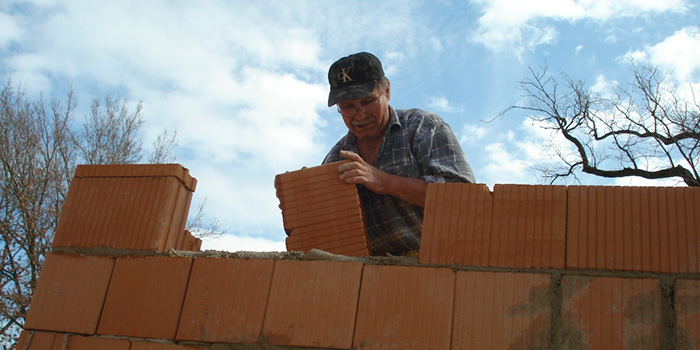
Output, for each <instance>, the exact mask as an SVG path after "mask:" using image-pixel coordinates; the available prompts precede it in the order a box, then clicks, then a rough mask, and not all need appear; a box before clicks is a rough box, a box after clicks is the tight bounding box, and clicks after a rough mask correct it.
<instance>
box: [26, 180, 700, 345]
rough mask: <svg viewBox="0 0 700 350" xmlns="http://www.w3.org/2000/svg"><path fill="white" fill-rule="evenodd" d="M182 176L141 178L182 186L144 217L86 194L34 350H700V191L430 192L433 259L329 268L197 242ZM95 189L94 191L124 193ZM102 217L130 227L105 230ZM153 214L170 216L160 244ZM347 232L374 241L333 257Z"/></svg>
mask: <svg viewBox="0 0 700 350" xmlns="http://www.w3.org/2000/svg"><path fill="white" fill-rule="evenodd" d="M123 167H124V168H123V169H120V171H123V172H126V173H130V172H132V171H134V170H135V169H134V168H129V167H130V166H123ZM173 169H177V168H176V167H175V168H172V169H171V170H173ZM327 170H328V168H323V169H322V167H316V168H309V169H302V170H300V171H299V172H298V173H296V174H293V175H294V176H296V175H304V173H305V172H307V171H308V172H321V173H326V171H327ZM165 173H167V174H170V175H164V177H175V178H176V179H178V180H177V183H178V186H172V187H168V185H161V184H160V182H159V181H161V180H162V177H161V175H159V173H153V172H151V173H144V174H142V175H139V176H138V177H139V178H143V179H141V180H143V181H146V180H148V181H150V180H153V181H150V182H151V183H152V184H154V185H153V186H155V187H156V188H166V190H163V191H165V192H157V193H159V195H157V196H150V197H149V195H147V194H145V193H146V192H144V190H139V191H135V192H138V193H141V194H142V196H144V197H143V198H144V199H143V200H141V201H140V203H141V204H140V205H142V206H140V207H139V208H140V209H139V210H131V211H129V210H127V207H128V206H126V207H125V206H124V205H123V204H124V203H123V202H122V201H121V200H117V199H118V198H120V197H119V195H123V193H125V192H129V187H128V186H127V185H126V184H122V185H123V187H119V188H120V190H119V191H115V192H114V193H111V192H110V193H111V194H110V195H109V196H111V197H110V198H113V200H112V201H111V202H109V203H112V204H111V205H106V204H105V205H104V207H101V208H102V209H101V210H100V211H98V212H95V213H93V214H90V215H76V214H75V213H74V214H71V210H76V209H71V208H76V207H78V206H80V205H82V206H83V207H84V208H89V207H91V206H90V205H88V203H84V202H83V201H85V200H87V198H101V200H103V201H104V202H107V201H106V200H104V197H108V196H107V195H104V196H94V195H92V194H90V193H82V191H85V188H84V187H77V188H78V190H76V189H75V188H74V187H71V192H70V193H69V198H78V199H72V201H73V202H72V204H71V205H72V207H71V206H69V204H68V203H69V202H68V200H67V204H66V209H64V210H65V211H64V213H63V216H62V218H61V224H62V225H65V224H64V223H63V221H64V218H71V219H70V220H73V221H71V222H72V224H71V225H72V226H64V228H63V230H64V231H62V233H61V234H62V235H64V237H63V238H62V240H60V242H63V243H61V244H59V245H57V244H54V251H53V252H52V253H50V254H48V256H47V259H46V263H45V265H44V269H43V270H42V274H41V277H40V279H39V282H38V285H37V287H36V290H35V294H34V298H33V300H32V304H31V307H30V310H29V313H28V315H27V320H26V325H25V330H24V331H23V332H22V335H21V337H20V339H19V343H18V346H19V347H18V348H19V349H61V350H76V349H125V350H126V349H131V350H136V349H156V350H160V349H163V350H168V349H173V350H175V349H289V350H292V349H307V348H322V349H351V348H355V349H543V348H553V349H672V348H676V349H700V260H699V259H700V257H699V254H700V229H699V228H698V224H700V223H699V222H696V220H698V219H696V217H697V216H698V215H697V213H699V212H700V189H695V188H628V187H620V188H618V187H587V186H572V187H563V186H530V185H527V186H526V185H497V186H495V187H494V190H493V192H491V191H489V189H488V188H487V187H486V186H485V185H479V184H476V185H472V184H458V185H455V184H431V185H430V186H429V188H428V197H427V201H426V208H425V219H424V222H425V225H424V232H423V238H422V246H421V251H420V258H419V259H414V258H408V257H359V256H358V257H353V256H347V255H352V254H347V255H342V256H341V255H333V254H325V253H323V252H319V251H317V250H314V249H312V248H315V247H314V243H313V242H314V241H312V243H308V244H305V243H304V244H301V245H300V246H299V247H300V249H299V250H301V251H303V252H277V253H259V254H243V253H226V252H198V247H196V244H194V245H192V244H189V245H188V244H184V243H183V242H185V241H187V240H186V239H185V237H187V235H186V234H185V233H184V232H183V231H182V228H181V226H180V225H181V224H180V223H181V221H182V220H183V217H186V209H185V210H184V212H183V210H182V209H183V206H182V205H180V204H178V203H180V202H179V200H178V199H177V198H179V196H180V194H181V193H182V191H183V188H188V187H187V186H186V184H187V183H188V181H189V180H187V177H184V178H183V179H181V178H179V177H178V176H179V175H176V174H174V173H173V172H172V171H166V172H165ZM175 173H177V172H175ZM181 174H182V173H181ZM289 174H292V173H287V175H289ZM326 174H332V172H327V173H326ZM317 175H318V174H317ZM294 176H292V177H291V178H293V177H294ZM319 176H320V177H318V179H319V180H320V179H321V178H323V177H324V176H325V175H319ZM117 178H119V177H117ZM288 178H290V177H286V176H280V177H278V178H277V179H276V182H275V183H276V187H277V189H278V195H279V193H280V192H279V191H280V189H283V190H284V187H285V186H286V184H287V180H286V179H288ZM303 178H304V177H303V176H302V177H301V179H303ZM308 178H311V176H309V177H308ZM92 179H93V181H94V182H93V183H91V186H92V187H89V189H91V191H95V190H96V189H97V190H99V189H103V190H105V191H106V189H111V188H114V187H115V185H114V184H110V185H105V184H101V182H102V181H105V182H107V181H115V180H114V179H113V178H111V177H104V178H103V177H95V178H92ZM98 180H99V181H98ZM141 180H140V181H141ZM183 180H184V181H183ZM290 181H299V179H295V180H290ZM322 181H329V180H328V179H325V180H322ZM125 183H126V181H125ZM129 183H130V184H133V185H134V186H137V185H138V186H145V185H140V184H137V182H129ZM155 183H158V185H155ZM307 185H309V186H315V185H314V184H313V181H311V182H310V183H308V184H307ZM120 186H121V185H120ZM161 186H162V187H161ZM332 186H342V184H338V183H332V182H331V183H326V184H325V185H323V186H322V187H332ZM142 188H147V186H146V187H142ZM188 191H189V190H188ZM344 191H346V192H347V193H346V192H343V193H344V194H343V196H348V197H349V198H351V199H349V200H347V202H349V203H352V204H351V205H350V206H349V207H344V206H342V205H343V204H337V203H342V200H341V201H339V202H334V201H329V202H327V203H328V206H329V207H335V206H336V205H339V207H338V208H344V209H338V210H339V211H344V210H349V211H351V212H353V214H352V215H348V216H347V217H346V218H345V220H346V221H344V224H343V225H348V226H350V225H354V224H356V223H357V222H358V220H359V222H361V215H360V216H359V217H358V216H357V215H356V213H357V211H356V210H357V203H356V199H352V198H355V197H353V191H352V188H349V191H348V190H347V189H344ZM166 192H167V193H166ZM190 192H191V191H190ZM302 192H304V191H302ZM129 193H131V192H129ZM90 196H92V197H90ZM124 196H125V197H129V196H131V194H127V195H124ZM81 198H82V199H81ZM165 198H171V200H165ZM289 198H291V197H284V196H282V197H280V200H281V205H280V208H281V209H282V214H283V216H284V217H285V220H286V219H287V218H286V216H287V212H286V210H287V209H288V208H289V206H286V203H285V202H286V201H288V200H290V199H289ZM163 201H165V202H166V203H165V204H164V203H163ZM144 202H145V203H144ZM304 205H305V204H304ZM301 206H302V207H303V205H301ZM159 208H160V209H159ZM316 208H318V207H316ZM348 208H350V209H348ZM307 209H308V208H307ZM336 209H337V208H336ZM86 210H87V209H86ZM113 210H114V211H117V213H116V214H114V215H113V216H110V214H109V213H110V212H111V211H113ZM308 210H317V209H308ZM103 212H106V214H101V215H103V216H102V217H104V218H111V217H114V218H121V220H113V219H109V220H112V222H114V223H115V224H114V226H112V225H106V224H104V225H102V226H99V225H98V223H102V220H106V219H99V220H98V219H96V218H95V215H98V214H97V213H103ZM167 213H170V214H167ZM360 213H361V212H360ZM166 214H167V215H166ZM71 215H72V216H71ZM129 215H133V216H134V217H129V218H127V217H125V216H129ZM154 215H160V217H164V218H166V219H167V220H165V221H161V224H162V225H160V226H157V228H156V229H154V228H153V226H149V225H151V224H150V223H149V222H150V221H151V219H152V217H153V216H154ZM168 215H170V216H168ZM339 215H341V214H340V213H339ZM317 216H323V215H314V216H310V217H312V218H313V217H317ZM77 217H82V219H76V218H77ZM65 220H68V219H65ZM314 220H315V219H314ZM166 221H167V222H166ZM302 221H303V220H302ZM285 222H286V221H285ZM136 223H143V224H136ZM122 224H123V225H127V224H128V225H131V227H130V228H129V229H121V228H120V227H118V226H121V225H122ZM302 224H303V225H301V226H302V227H303V226H305V225H306V226H309V225H307V222H306V221H304V222H302ZM313 224H318V222H315V223H312V224H310V225H313ZM91 225H92V226H91ZM173 225H175V226H176V228H175V229H171V227H172V226H173ZM332 226H333V225H331V224H328V227H332ZM69 227H73V228H72V229H69ZM91 227H100V229H99V230H100V231H99V232H95V231H92V229H90V228H91ZM285 227H286V228H287V226H285ZM80 230H85V231H86V232H87V233H90V232H91V234H94V235H99V236H101V237H102V238H101V239H100V240H98V242H100V244H99V245H94V244H92V243H90V244H86V243H85V242H87V239H86V238H85V237H86V235H85V234H83V233H81V234H78V233H76V232H78V231H80ZM172 230H175V231H178V230H179V232H180V233H175V234H173V233H172V232H171V231H172ZM136 231H139V232H144V233H142V234H140V235H139V236H138V237H141V235H146V236H149V237H142V238H143V239H141V240H132V241H139V242H142V243H140V244H141V246H138V247H135V246H134V245H133V244H132V243H128V244H127V243H125V242H126V240H125V239H124V237H123V236H120V235H123V234H124V233H123V232H136ZM311 231H313V230H311ZM110 232H111V233H110ZM288 232H291V235H290V237H292V236H294V235H295V228H292V229H291V231H288ZM301 232H304V231H303V230H302V231H301ZM309 232H310V231H309ZM347 232H353V233H351V235H363V234H364V233H363V231H359V232H358V231H353V230H342V229H340V228H334V229H331V230H330V232H326V233H324V234H322V235H320V236H321V237H326V239H325V240H321V241H320V242H322V243H323V242H326V243H327V242H329V241H334V240H336V241H337V240H339V237H336V236H338V235H343V234H345V233H347ZM297 234H298V231H297ZM110 235H117V236H118V237H110ZM150 235H153V236H155V237H151V236H150ZM313 235H316V236H319V234H318V233H313ZM57 236H58V232H57ZM301 236H304V234H303V233H302V234H301ZM169 237H174V238H169ZM178 237H181V238H178ZM297 238H298V239H299V240H300V241H302V242H304V241H305V237H297ZM329 238H330V239H329ZM105 242H106V243H105ZM130 242H131V241H130ZM154 242H157V243H154ZM159 242H180V245H179V246H178V245H177V243H173V244H175V246H174V248H173V249H175V250H172V249H170V248H167V249H166V248H165V247H167V246H168V245H167V244H166V245H161V244H160V243H159ZM306 242H308V240H306ZM315 242H319V241H315ZM288 244H289V242H288ZM352 244H354V243H348V244H346V245H352ZM365 244H366V243H365ZM343 245H344V244H343V243H340V244H338V245H337V246H340V247H342V246H343ZM106 248H109V249H106ZM186 250H190V251H189V252H188V251H186ZM357 255H360V254H357Z"/></svg>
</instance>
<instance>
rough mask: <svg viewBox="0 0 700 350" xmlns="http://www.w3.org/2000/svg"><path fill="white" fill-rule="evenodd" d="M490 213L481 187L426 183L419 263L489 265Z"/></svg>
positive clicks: (490, 204)
mask: <svg viewBox="0 0 700 350" xmlns="http://www.w3.org/2000/svg"><path fill="white" fill-rule="evenodd" d="M492 210H493V198H492V194H491V192H490V191H489V189H488V187H486V185H484V184H455V183H444V184H438V183H431V184H429V185H428V190H427V194H426V202H425V211H424V220H423V233H422V237H421V249H420V258H419V260H420V262H421V263H423V264H460V265H482V266H486V265H488V258H489V256H488V253H489V245H490V241H489V237H490V234H491V221H492V214H493V213H492Z"/></svg>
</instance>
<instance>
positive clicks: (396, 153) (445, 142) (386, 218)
mask: <svg viewBox="0 0 700 350" xmlns="http://www.w3.org/2000/svg"><path fill="white" fill-rule="evenodd" d="M389 113H390V116H389V126H388V127H387V130H386V132H385V134H384V138H383V140H382V144H381V146H380V148H379V155H378V157H377V164H375V167H376V168H377V169H379V170H382V171H384V172H387V173H389V174H394V175H399V176H405V177H412V178H422V179H423V180H425V182H427V183H431V182H472V183H473V182H474V174H473V172H472V169H471V166H470V165H469V162H468V161H467V157H466V156H465V155H464V151H463V150H462V147H461V146H460V145H459V142H458V141H457V137H456V136H455V134H454V132H452V129H450V126H449V125H447V123H445V121H444V120H442V118H440V117H439V116H438V115H436V114H434V113H431V112H427V111H423V110H419V109H408V110H395V109H394V108H392V107H391V106H389ZM341 150H348V151H353V152H355V153H357V152H358V151H357V146H356V137H355V135H354V134H352V133H351V132H348V133H347V134H346V135H345V136H344V137H343V138H342V139H340V141H338V143H337V144H336V145H335V146H333V148H332V149H331V151H330V152H329V153H328V155H326V158H325V159H324V160H323V163H324V164H326V163H331V162H335V161H339V160H341V159H343V158H342V157H341V156H340V151H341ZM358 192H359V195H360V200H361V201H362V208H363V211H364V220H365V225H366V227H367V236H368V239H369V244H370V248H371V249H372V253H373V254H378V253H384V252H388V253H392V254H396V255H398V254H401V253H403V252H407V251H411V250H418V249H420V237H421V228H422V225H423V208H421V207H419V206H417V205H413V204H410V203H407V202H404V201H402V200H400V199H398V198H396V197H394V196H390V195H380V194H376V193H374V192H372V191H370V190H368V189H367V188H365V187H364V186H362V185H358Z"/></svg>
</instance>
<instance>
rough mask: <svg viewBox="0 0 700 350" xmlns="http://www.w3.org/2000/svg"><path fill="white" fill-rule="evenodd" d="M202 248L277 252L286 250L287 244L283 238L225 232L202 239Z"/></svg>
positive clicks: (228, 250)
mask: <svg viewBox="0 0 700 350" xmlns="http://www.w3.org/2000/svg"><path fill="white" fill-rule="evenodd" d="M202 250H203V251H204V250H219V251H227V252H239V251H252V252H279V251H285V250H287V246H286V244H285V242H284V240H281V241H273V240H269V239H265V238H261V237H248V236H236V235H231V234H225V235H222V236H220V237H217V238H213V239H211V238H209V239H205V240H202Z"/></svg>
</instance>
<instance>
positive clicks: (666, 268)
mask: <svg viewBox="0 0 700 350" xmlns="http://www.w3.org/2000/svg"><path fill="white" fill-rule="evenodd" d="M699 195H700V189H696V188H687V187H612V186H608V187H603V186H570V187H569V189H568V209H567V220H568V227H567V248H566V251H567V255H566V260H567V262H566V266H567V268H581V269H599V270H617V271H644V272H662V273H697V272H700V262H699V261H698V259H697V257H698V251H700V246H699V245H698V240H697V236H698V235H697V226H696V219H695V218H696V217H697V209H696V208H697V206H698V204H696V203H698V202H700V198H698V196H699Z"/></svg>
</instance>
